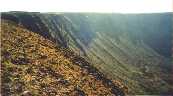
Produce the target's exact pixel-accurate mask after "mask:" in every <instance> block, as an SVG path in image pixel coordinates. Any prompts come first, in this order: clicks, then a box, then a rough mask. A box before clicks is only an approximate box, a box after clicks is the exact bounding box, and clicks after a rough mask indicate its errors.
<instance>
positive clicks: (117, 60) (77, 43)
mask: <svg viewBox="0 0 173 96" xmlns="http://www.w3.org/2000/svg"><path fill="white" fill-rule="evenodd" d="M9 14H11V16H16V17H17V19H18V20H19V22H20V23H21V22H23V23H22V24H24V25H25V26H26V27H27V28H28V29H29V30H32V31H34V32H36V33H39V34H41V35H42V36H44V35H45V34H48V35H46V36H48V37H52V38H53V40H52V39H50V40H52V41H54V42H56V43H57V44H60V46H67V47H69V48H70V49H72V50H73V51H75V52H76V53H78V54H80V55H81V56H83V57H85V56H87V57H86V58H87V59H89V60H90V62H91V64H92V65H93V66H95V67H96V68H98V69H99V70H100V71H101V72H102V73H104V74H105V75H107V76H108V77H110V78H112V79H119V80H120V81H121V82H123V83H124V84H125V85H127V86H128V87H129V91H130V94H164V93H167V92H168V91H169V90H171V85H170V84H169V83H168V82H167V81H170V79H171V76H170V72H168V71H167V68H168V67H166V68H163V67H162V66H164V67H165V66H167V65H168V66H170V65H169V63H170V62H169V61H167V60H166V59H165V58H164V56H161V55H160V54H158V53H157V52H156V51H155V50H153V49H154V48H155V49H160V48H161V47H158V45H157V46H154V48H151V47H150V46H149V44H147V43H148V42H149V43H150V42H151V45H153V44H156V43H155V42H156V41H157V40H158V38H157V37H159V38H160V36H162V34H157V35H153V34H155V33H157V32H159V33H162V31H160V29H162V30H164V29H166V31H165V32H166V33H169V32H170V31H169V29H170V26H167V27H165V26H163V25H162V23H163V24H165V22H167V23H169V18H167V17H163V18H166V19H168V20H165V19H163V18H162V15H159V14H156V15H153V14H148V15H146V17H145V15H144V17H145V18H143V15H139V16H138V15H136V16H133V15H121V14H120V15H117V14H115V15H111V14H102V15H101V14H66V13H65V14H56V15H55V14H40V13H38V14H35V13H18V12H17V13H9ZM129 16H130V17H129ZM160 16H161V17H160ZM4 17H6V16H4ZM151 18H156V19H154V20H153V21H152V19H151ZM17 19H14V20H17ZM150 19H151V20H150ZM162 19H163V20H162ZM160 20H162V21H163V22H160ZM32 25H34V26H32ZM43 25H44V26H46V27H47V29H46V28H44V27H43ZM138 25H139V26H138ZM148 25H151V26H148ZM169 25H171V23H169ZM39 28H40V29H39ZM156 28H157V30H155V29H156ZM38 29H39V30H40V31H39V32H37V30H38ZM167 29H168V30H167ZM139 33H140V34H139ZM151 33H152V34H151ZM143 36H144V37H143ZM148 36H150V37H154V38H157V39H152V38H149V39H148ZM145 37H147V38H145ZM88 39H89V40H88ZM141 39H144V40H143V41H142V40H141ZM145 40H147V41H145ZM148 40H149V41H148ZM152 40H153V41H152ZM159 40H161V41H162V39H159ZM162 42H165V41H162ZM157 43H158V41H157ZM167 43H169V42H167ZM163 44H164V43H163ZM79 51H80V52H79ZM84 53H85V55H84ZM167 62H168V63H167ZM164 70H166V71H164ZM161 86H162V87H161Z"/></svg>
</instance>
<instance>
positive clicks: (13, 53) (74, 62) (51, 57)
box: [1, 20, 125, 96]
mask: <svg viewBox="0 0 173 96" xmlns="http://www.w3.org/2000/svg"><path fill="white" fill-rule="evenodd" d="M1 27H2V32H1V36H2V39H1V42H2V47H1V48H2V49H1V52H2V55H1V57H2V60H1V63H2V66H1V70H2V87H1V88H2V90H1V91H2V96H14V95H22V96H38V95H39V96H57V95H60V96H67V95H70V96H85V95H90V96H93V95H102V96H103V95H109V96H114V95H115V96H119V95H120V96H123V95H124V94H125V93H124V92H125V86H123V85H121V84H120V83H119V82H118V81H111V80H110V79H108V78H106V76H104V75H103V74H102V73H101V72H99V71H98V70H97V69H96V68H94V67H93V66H90V65H89V62H87V61H86V60H85V59H83V58H82V57H79V56H77V55H76V54H75V53H73V52H72V51H70V50H69V49H63V48H60V47H57V46H56V44H54V43H53V42H51V41H50V40H47V39H45V38H44V37H42V36H40V35H38V34H36V33H34V32H31V31H29V30H27V29H25V28H24V27H22V26H19V25H16V24H15V23H14V22H11V21H6V20H2V22H1Z"/></svg>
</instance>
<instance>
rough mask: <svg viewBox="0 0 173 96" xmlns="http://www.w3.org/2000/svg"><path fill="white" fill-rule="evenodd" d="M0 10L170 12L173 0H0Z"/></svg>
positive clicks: (172, 8) (172, 7) (172, 9)
mask: <svg viewBox="0 0 173 96" xmlns="http://www.w3.org/2000/svg"><path fill="white" fill-rule="evenodd" d="M0 11H1V12H4V11H31V12H32V11H34V12H35V11H37V12H118V13H156V12H172V11H173V0H1V2H0Z"/></svg>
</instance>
